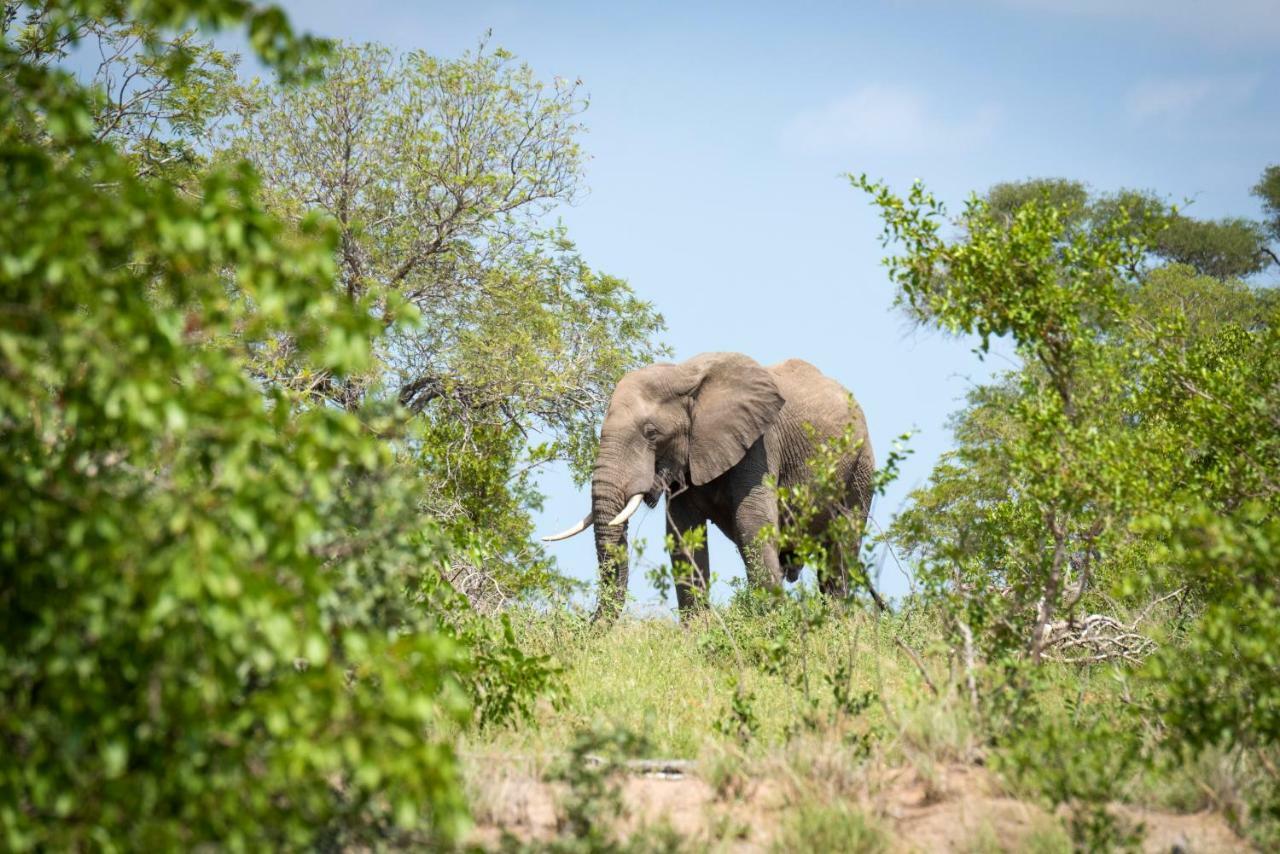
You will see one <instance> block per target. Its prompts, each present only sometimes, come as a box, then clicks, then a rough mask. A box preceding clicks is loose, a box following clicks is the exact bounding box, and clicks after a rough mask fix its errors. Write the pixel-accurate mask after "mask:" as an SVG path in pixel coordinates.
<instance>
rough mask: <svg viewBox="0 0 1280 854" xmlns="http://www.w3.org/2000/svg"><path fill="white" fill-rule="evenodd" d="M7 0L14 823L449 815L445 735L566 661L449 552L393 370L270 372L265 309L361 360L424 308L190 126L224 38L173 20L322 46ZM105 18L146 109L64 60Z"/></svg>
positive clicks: (132, 10) (459, 817)
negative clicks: (525, 648)
mask: <svg viewBox="0 0 1280 854" xmlns="http://www.w3.org/2000/svg"><path fill="white" fill-rule="evenodd" d="M0 23H2V24H3V33H4V41H3V42H0V200H3V207H4V209H5V211H6V215H5V216H4V217H3V218H0V246H2V247H3V250H2V251H0V321H2V322H0V365H2V366H3V367H2V368H0V483H3V486H4V488H3V490H0V562H2V563H3V572H2V573H0V577H2V578H3V582H0V611H2V613H3V618H2V619H0V691H2V692H3V696H4V698H5V705H4V709H3V711H2V712H0V744H3V746H4V758H3V759H2V760H0V838H2V839H3V844H4V846H5V847H6V848H9V849H16V850H26V849H80V848H103V849H108V850H110V849H117V848H120V849H151V850H156V849H159V850H165V849H172V848H192V847H200V846H202V845H207V844H216V845H218V846H220V847H227V848H230V849H246V848H258V847H262V846H271V847H276V846H279V847H287V848H295V847H306V846H309V845H312V844H316V843H319V842H325V843H326V844H339V845H345V844H356V843H359V842H360V841H361V840H371V839H373V838H375V837H377V838H383V839H385V838H391V835H393V834H413V835H414V838H419V839H447V838H451V837H455V836H456V835H457V834H458V833H459V832H460V830H461V829H462V827H463V826H464V824H465V820H466V812H465V804H464V803H463V801H462V797H461V793H460V787H459V784H458V777H457V768H456V762H455V759H454V756H453V749H452V738H453V735H454V734H455V733H456V731H457V729H458V727H459V726H465V725H466V724H468V723H470V722H471V721H473V720H479V721H481V722H482V723H502V722H504V721H508V720H511V719H512V718H513V717H515V716H517V715H520V714H522V713H527V712H528V709H529V704H530V702H531V697H532V696H533V695H534V694H536V693H537V692H539V691H541V690H542V689H543V688H545V687H546V685H547V680H548V679H549V678H550V675H551V673H552V670H551V668H550V667H549V664H548V659H547V658H545V657H542V656H526V655H524V654H523V653H521V652H520V650H519V648H518V647H517V646H516V644H515V639H514V637H513V636H512V634H511V632H510V629H509V627H508V628H506V629H505V631H502V630H500V631H498V632H496V633H495V631H494V629H493V627H492V626H491V625H490V624H487V623H484V622H482V621H479V620H478V619H476V618H475V617H473V616H472V615H470V613H469V609H468V607H467V603H466V600H465V599H463V598H461V597H460V596H459V595H458V593H457V592H455V591H454V589H453V588H452V587H451V586H450V585H449V584H448V583H447V582H446V581H445V580H444V579H445V574H444V571H445V570H446V569H447V567H448V561H449V556H450V553H451V552H450V547H449V544H448V542H447V536H446V533H447V532H446V533H442V532H441V530H440V528H439V527H438V526H436V525H435V524H433V522H432V520H431V518H430V516H427V515H424V514H423V512H422V507H423V503H424V498H423V482H422V480H421V479H420V478H419V477H418V476H417V474H418V472H417V471H416V470H415V469H413V468H412V467H408V466H405V465H404V464H403V463H402V461H401V458H402V454H401V453H398V452H397V450H396V449H397V447H398V446H401V445H403V446H409V445H412V444H413V442H414V441H415V439H414V434H413V432H412V424H410V423H409V422H408V420H407V418H406V414H405V413H404V412H403V410H401V409H399V408H398V407H397V406H396V405H395V401H394V400H391V401H384V400H378V399H370V400H368V401H361V402H360V405H358V406H349V407H345V408H339V407H334V406H330V405H323V404H317V402H316V401H315V400H314V399H313V398H311V397H309V396H308V395H306V394H304V393H300V392H299V391H298V390H296V389H293V388H288V387H284V386H282V385H280V384H274V383H264V382H263V379H264V377H263V374H262V372H261V371H260V370H259V369H258V367H259V366H260V365H261V362H262V354H263V353H264V352H268V351H270V350H271V349H272V348H273V347H276V346H277V345H278V342H280V341H281V340H287V341H289V342H290V346H291V347H292V348H293V358H294V363H295V364H297V365H299V366H301V369H302V370H305V371H308V372H310V373H311V374H313V375H316V376H327V377H333V378H337V379H339V380H341V379H342V378H346V377H358V376H361V375H363V374H364V373H366V372H368V371H369V370H370V368H371V366H372V365H374V364H375V358H376V348H377V342H378V340H379V336H380V335H383V334H385V331H386V330H387V328H388V324H390V327H391V328H396V329H398V328H401V327H402V324H403V323H405V322H406V321H409V320H411V319H412V318H411V316H410V315H409V314H407V313H405V312H394V313H393V316H391V317H390V319H387V318H386V317H385V316H380V315H378V314H375V312H374V311H373V310H372V309H373V300H371V299H369V298H367V297H364V296H362V295H356V296H355V297H354V298H353V297H351V296H349V295H345V294H343V293H341V292H340V291H338V290H336V289H333V288H331V287H330V286H329V283H330V282H332V281H334V280H335V279H336V278H337V276H338V267H337V263H336V261H335V259H336V257H337V255H338V249H339V245H340V234H339V232H338V230H337V229H335V228H334V227H333V225H332V224H331V223H328V222H325V221H324V220H323V218H319V217H316V216H303V217H301V218H299V219H298V220H296V221H293V222H289V223H285V222H283V221H281V220H280V219H278V218H277V217H276V216H275V215H273V214H272V213H270V212H269V211H268V210H267V208H266V206H265V205H264V203H263V201H262V191H261V186H260V183H259V180H258V178H257V177H256V176H255V175H254V173H253V172H252V170H251V169H249V168H247V167H245V166H243V165H240V164H238V163H232V162H228V163H226V164H221V165H209V164H207V163H205V162H203V160H202V159H201V158H200V157H198V156H197V155H196V153H195V152H197V151H198V149H199V145H198V144H197V142H198V138H199V136H200V134H202V133H203V132H204V131H205V129H206V128H207V123H206V118H207V116H205V115H204V114H202V113H199V112H184V111H186V110H188V106H184V105H187V104H189V102H190V101H191V100H192V99H194V100H195V101H199V98H198V97H196V96H194V95H193V94H192V93H193V92H196V91H199V90H200V89H201V87H207V86H213V87H215V88H217V87H218V86H224V85H229V83H230V78H229V77H227V76H226V75H225V74H224V73H223V72H225V71H226V69H227V65H226V63H225V62H224V58H223V57H221V56H220V55H216V54H215V53H213V52H211V50H212V49H210V48H208V47H207V45H204V46H202V45H198V44H196V43H194V42H193V41H192V40H191V38H190V36H188V35H184V36H180V37H177V38H165V37H161V36H160V35H158V33H159V32H160V31H161V28H164V27H177V28H179V29H181V28H182V27H184V26H187V25H190V24H204V25H207V26H244V27H247V29H248V31H249V35H250V42H251V44H252V45H253V46H254V48H255V50H256V51H257V52H258V54H259V57H260V58H261V59H263V60H264V61H266V62H268V63H271V64H274V65H275V67H276V68H277V69H278V70H280V71H281V72H282V73H286V74H293V73H295V72H297V71H298V65H297V62H298V61H301V60H302V59H304V58H310V57H313V56H314V55H315V53H316V50H315V48H316V46H315V45H313V43H312V42H311V41H310V40H307V39H297V38H294V37H293V36H292V35H291V32H290V30H289V27H288V24H287V21H286V20H285V18H284V16H283V15H282V14H281V13H280V12H279V11H278V10H276V9H274V8H259V7H255V6H250V5H249V4H244V3H233V2H227V3H215V4H187V3H181V2H175V3H161V4H133V3H131V4H123V3H92V2H80V3H77V2H65V3H42V4H38V5H36V6H29V5H27V4H20V3H6V4H5V6H4V9H3V19H0ZM87 37H97V38H105V39H107V40H108V42H109V43H112V44H117V43H120V40H123V41H124V42H127V43H129V44H131V45H133V46H132V47H129V48H128V49H126V50H124V51H123V52H122V53H121V54H120V55H119V56H118V57H117V61H119V62H120V63H122V64H123V66H122V67H128V68H132V69H134V70H138V69H141V71H139V75H140V79H145V80H148V81H150V82H149V83H145V84H139V85H145V86H147V87H148V88H147V91H148V92H151V95H148V96H147V97H152V96H154V97H155V98H157V99H158V100H156V101H155V102H154V103H153V106H154V105H158V106H156V109H157V110H159V111H160V113H159V114H158V116H159V117H156V116H152V117H151V118H148V119H145V120H140V122H141V123H135V124H130V123H129V120H126V118H127V117H126V118H122V116H121V114H120V111H119V110H115V111H112V110H111V109H109V107H110V105H109V103H108V101H109V99H106V98H105V97H104V93H105V91H106V90H105V88H104V87H105V85H106V84H104V83H103V82H102V81H101V80H100V81H98V84H97V85H96V86H90V87H88V88H86V87H85V86H84V85H83V84H81V83H79V82H77V81H76V80H75V79H74V78H73V77H71V76H70V75H69V74H67V73H65V72H63V71H61V70H60V69H59V67H58V60H59V59H61V58H63V57H64V56H65V55H66V54H67V53H68V52H69V51H71V50H74V49H75V47H76V45H77V44H78V43H79V41H80V40H81V39H83V38H87ZM320 53H321V54H323V53H324V51H323V49H321V50H320ZM206 62H207V63H211V64H212V65H213V66H214V67H216V69H217V73H216V74H214V75H213V76H212V77H210V76H208V75H206V74H205V69H206V65H205V63H206ZM152 83H154V86H152ZM157 87H158V88H157ZM153 88H154V90H155V91H154V92H152V89H153ZM144 100H145V99H144ZM104 110H105V112H104ZM166 110H168V111H170V112H168V113H165V112H164V111H166ZM104 121H105V122H107V123H108V125H104V124H103V122H104ZM151 121H156V122H160V123H161V124H162V125H163V127H161V128H160V129H159V130H156V128H157V127H158V126H157V125H153V124H148V122H151ZM148 128H150V129H152V130H155V135H154V136H148V134H149V133H150V131H148V130H147V129H148ZM149 140H150V142H151V143H154V144H149V143H148V141H149Z"/></svg>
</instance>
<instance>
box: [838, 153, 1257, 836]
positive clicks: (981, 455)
mask: <svg viewBox="0 0 1280 854" xmlns="http://www.w3.org/2000/svg"><path fill="white" fill-rule="evenodd" d="M855 183H856V184H857V185H858V186H860V187H861V188H862V189H864V190H866V191H868V192H869V193H871V194H872V196H873V199H874V201H875V203H876V204H877V205H878V206H879V207H880V209H881V213H882V216H883V218H884V220H885V224H886V227H885V237H886V242H896V243H897V245H898V247H899V251H900V254H898V255H895V256H893V257H891V258H889V259H888V261H887V264H888V266H889V269H890V276H891V279H892V280H893V281H894V282H895V284H896V285H897V287H898V289H899V291H898V296H899V300H900V302H901V304H903V305H904V306H905V308H906V309H907V311H908V312H910V313H911V315H912V316H913V317H914V318H916V319H917V320H918V321H920V322H922V323H928V324H930V325H934V326H936V327H939V328H942V329H946V330H949V331H966V332H976V333H977V334H979V335H980V336H981V337H982V346H983V347H984V348H985V346H986V343H987V340H988V338H989V336H992V335H1005V336H1008V337H1009V338H1010V339H1012V341H1013V342H1014V344H1015V346H1016V348H1017V351H1018V354H1019V356H1020V357H1021V362H1022V364H1021V365H1020V366H1018V367H1017V368H1016V369H1015V370H1013V371H1009V372H1007V373H1006V374H1005V375H1003V376H1002V377H1001V378H999V380H998V381H997V382H995V383H993V384H990V385H987V386H983V387H980V388H978V389H976V390H974V391H973V392H971V393H970V395H969V398H968V406H967V407H966V408H965V409H964V410H963V411H962V412H961V413H959V414H958V415H957V416H956V418H955V420H954V425H955V434H956V440H957V448H956V449H955V450H954V451H952V452H951V453H949V454H947V455H946V456H944V458H943V459H942V460H941V461H940V462H939V464H938V465H937V466H936V467H935V469H934V472H933V474H932V476H931V478H930V481H929V483H928V484H927V486H925V487H924V488H922V489H920V490H917V491H916V492H915V493H914V494H913V496H912V506H911V507H910V508H909V509H908V510H907V511H906V512H904V513H903V514H902V515H901V516H900V517H899V518H898V519H897V520H895V522H894V525H893V527H892V529H891V530H890V536H891V537H892V538H893V539H894V540H895V541H896V542H897V543H898V545H900V546H901V547H903V549H904V550H905V551H907V552H908V553H909V554H911V555H912V556H913V557H914V558H915V559H916V561H917V567H918V572H919V573H920V575H921V576H922V577H923V580H924V581H925V584H926V587H927V589H928V590H929V593H930V595H931V596H932V597H933V600H934V601H935V602H937V603H938V604H939V605H941V606H942V607H943V608H944V612H945V613H946V614H947V615H948V616H949V618H950V620H951V623H952V626H953V629H954V631H955V633H956V643H957V648H963V649H966V650H974V651H976V653H977V656H976V658H977V659H978V662H977V667H978V668H979V674H980V675H979V676H978V679H980V680H981V681H982V682H983V684H984V688H985V689H986V690H985V691H984V692H983V695H982V697H983V700H982V702H983V705H984V709H985V711H987V712H989V713H990V717H989V718H988V720H989V721H991V723H992V726H991V735H992V739H993V741H995V742H996V743H997V744H1004V745H1006V746H1008V745H1010V744H1012V745H1013V748H1011V750H1010V752H1009V753H1007V754H1006V757H1007V758H1008V759H1009V761H1011V762H1013V763H1014V764H1015V766H1018V765H1019V764H1020V765H1021V766H1022V767H1024V768H1025V767H1026V766H1027V764H1028V762H1031V761H1036V760H1035V757H1037V756H1040V755H1043V754H1044V751H1045V747H1046V745H1050V746H1051V748H1050V749H1052V750H1075V749H1077V748H1076V747H1074V746H1073V745H1074V744H1076V742H1073V741H1072V740H1071V738H1070V736H1069V735H1063V734H1062V732H1061V729H1062V727H1063V724H1062V723H1061V722H1055V721H1054V719H1053V718H1052V717H1050V718H1045V717H1044V716H1043V714H1042V712H1043V705H1042V704H1039V705H1038V703H1037V701H1036V700H1035V699H1034V695H1035V686H1036V685H1037V684H1043V683H1039V682H1038V681H1037V680H1039V679H1041V678H1042V677H1043V670H1042V668H1040V667H1038V666H1035V665H1038V664H1039V663H1040V662H1042V661H1043V660H1044V659H1045V658H1047V657H1050V656H1052V657H1054V658H1057V659H1058V660H1062V661H1066V662H1069V663H1076V664H1083V665H1086V666H1094V665H1107V664H1112V665H1114V666H1116V668H1117V670H1118V671H1119V672H1117V673H1116V674H1115V676H1116V678H1117V679H1119V680H1123V684H1125V685H1126V686H1128V685H1129V684H1130V681H1129V680H1130V678H1131V675H1132V672H1134V671H1136V674H1137V675H1138V677H1139V679H1140V682H1139V684H1140V686H1141V688H1142V690H1143V691H1145V692H1146V693H1145V694H1144V695H1142V696H1141V697H1140V698H1134V697H1132V696H1131V695H1130V693H1129V688H1128V687H1126V688H1125V695H1124V699H1125V701H1126V704H1131V705H1130V706H1129V708H1130V709H1131V712H1132V714H1135V715H1137V717H1138V719H1137V720H1135V721H1133V722H1131V723H1130V724H1128V725H1127V726H1126V727H1122V728H1119V729H1117V728H1115V727H1114V726H1113V725H1112V724H1108V725H1107V727H1106V728H1104V729H1105V730H1106V732H1107V736H1106V741H1105V744H1106V745H1107V747H1106V748H1105V751H1106V753H1107V754H1108V755H1111V754H1114V755H1128V756H1131V757H1133V756H1137V755H1139V753H1144V752H1145V754H1146V755H1147V756H1148V758H1152V759H1154V757H1155V756H1163V757H1165V758H1168V757H1174V761H1179V760H1181V759H1183V758H1185V757H1186V755H1187V754H1188V753H1190V754H1192V755H1194V753H1195V752H1196V751H1199V750H1203V749H1205V748H1208V747H1215V748H1219V749H1225V750H1229V751H1251V752H1252V755H1253V756H1254V757H1257V758H1258V762H1259V764H1261V765H1262V766H1264V767H1266V768H1268V769H1271V770H1270V775H1271V778H1272V779H1274V776H1275V773H1274V767H1273V765H1272V764H1269V763H1270V762H1271V760H1269V759H1268V758H1267V757H1268V756H1271V755H1274V751H1275V749H1276V747H1277V746H1278V745H1280V689H1278V688H1277V686H1280V661H1278V660H1277V658H1276V655H1275V650H1276V649H1277V647H1278V646H1280V634H1278V632H1280V629H1278V627H1280V589H1278V588H1277V586H1276V578H1277V577H1278V576H1277V571H1278V567H1277V563H1276V555H1277V554H1280V540H1278V539H1277V537H1280V527H1278V526H1277V519H1280V478H1278V477H1277V473H1278V472H1280V438H1278V437H1280V430H1277V429H1276V428H1277V427H1280V393H1278V390H1280V375H1278V374H1277V371H1278V370H1280V367H1278V366H1280V301H1278V300H1277V297H1276V292H1275V291H1274V290H1269V289H1258V288H1253V287H1250V286H1249V285H1247V284H1245V283H1244V282H1242V281H1239V280H1238V279H1232V278H1222V277H1220V276H1219V275H1216V274H1206V273H1205V272H1201V271H1199V270H1197V269H1195V268H1192V267H1190V266H1186V265H1182V264H1159V263H1157V262H1158V259H1160V258H1161V257H1162V256H1161V254H1160V252H1159V251H1153V250H1149V249H1148V247H1149V246H1153V245H1155V246H1159V245H1160V244H1159V243H1158V242H1153V241H1158V238H1159V235H1161V234H1163V233H1165V232H1163V231H1160V230H1159V229H1160V227H1161V226H1162V225H1164V224H1167V223H1168V221H1169V219H1168V217H1169V215H1168V213H1164V214H1160V213H1159V212H1158V209H1157V216H1156V217H1151V216H1150V215H1149V213H1150V211H1151V208H1150V206H1145V207H1144V204H1145V203H1142V197H1141V196H1138V197H1134V196H1129V197H1128V198H1127V199H1125V198H1121V199H1119V200H1117V199H1116V198H1115V197H1113V198H1112V199H1111V200H1108V201H1109V203H1108V204H1107V205H1099V204H1098V203H1097V202H1096V201H1090V200H1089V199H1088V197H1087V196H1085V195H1081V194H1080V193H1079V192H1077V191H1076V186H1075V185H1071V184H1069V183H1067V184H1064V183H1062V182H1047V183H1046V184H1045V185H1044V187H1043V192H1023V190H1025V189H1026V188H1025V186H1022V187H1017V188H1014V189H1010V188H1009V187H1001V188H998V190H999V192H993V193H992V194H991V195H990V196H989V197H988V199H979V198H976V197H975V198H972V199H971V200H970V201H969V203H968V204H967V205H966V208H965V211H964V213H963V214H962V215H961V217H960V218H959V221H958V225H959V226H960V227H959V229H958V234H957V235H956V236H954V237H944V236H943V234H942V223H943V216H944V211H943V209H942V207H941V205H939V204H938V203H937V202H936V201H935V200H933V199H932V197H930V196H929V195H928V194H927V193H926V192H925V191H924V190H923V189H922V188H921V187H919V186H918V185H917V186H915V187H913V188H912V190H911V191H910V193H909V194H908V195H907V196H906V198H905V199H904V198H900V197H898V196H896V195H894V194H893V193H892V192H890V191H889V190H888V189H887V188H885V187H884V186H883V185H880V184H876V183H874V182H871V181H868V180H867V179H865V178H859V179H855ZM1015 190H1016V191H1015ZM1135 199H1136V201H1137V202H1139V204H1134V201H1135ZM1117 201H1118V203H1116V204H1114V205H1112V204H1110V202H1117ZM1108 208H1110V209H1108ZM1138 214H1141V215H1142V219H1140V220H1136V221H1135V219H1134V218H1133V217H1134V216H1135V215H1138ZM1153 259H1155V260H1153ZM1213 272H1214V273H1217V272H1221V271H1213ZM1172 600H1176V601H1177V602H1178V605H1177V613H1178V614H1179V620H1178V621H1177V622H1176V623H1175V622H1173V621H1170V625H1169V627H1168V631H1167V632H1163V633H1159V632H1158V633H1156V634H1155V635H1153V636H1152V637H1149V638H1141V637H1139V636H1137V635H1136V634H1135V633H1134V632H1133V631H1132V630H1131V629H1125V630H1124V631H1122V632H1119V633H1117V634H1116V635H1114V636H1111V637H1110V638H1107V637H1102V638H1101V641H1107V642H1108V643H1102V642H1100V640H1099V637H1098V636H1096V635H1095V636H1094V637H1093V638H1092V639H1090V638H1088V637H1086V636H1085V633H1084V631H1083V627H1084V626H1087V625H1090V624H1091V622H1092V624H1093V625H1108V624H1109V625H1112V626H1122V625H1123V624H1122V622H1121V619H1120V618H1122V617H1124V611H1125V610H1126V609H1133V610H1134V611H1136V612H1137V613H1138V614H1139V618H1140V619H1141V618H1142V617H1143V616H1144V615H1149V614H1151V613H1152V610H1153V609H1155V608H1156V607H1157V606H1158V605H1160V604H1161V603H1167V602H1169V601H1172ZM1086 608H1087V609H1088V611H1089V612H1091V613H1089V616H1088V617H1084V616H1082V615H1081V612H1082V611H1083V610H1084V609H1086ZM1108 620H1110V623H1107V622H1106V621H1108ZM1157 639H1158V643H1159V647H1158V648H1157ZM1135 640H1136V643H1137V645H1136V646H1134V645H1133V644H1134V643H1135ZM965 657H966V659H967V660H969V661H973V659H974V658H975V656H974V655H972V654H970V653H968V652H967V653H965ZM1028 664H1030V665H1033V666H1032V667H1027V666H1025V665H1028ZM1126 668H1133V670H1131V671H1130V672H1129V673H1126V672H1124V670H1125V669H1126ZM971 678H972V671H971ZM971 684H972V683H971ZM973 696H974V697H975V700H974V703H975V707H976V706H977V705H978V702H979V701H978V699H977V697H978V692H977V691H976V690H975V691H974V694H973ZM1101 713H1102V714H1103V715H1104V716H1105V719H1108V720H1110V719H1114V718H1115V717H1116V711H1115V709H1114V708H1104V709H1103V710H1102V712H1101ZM1091 714H1098V712H1097V711H1093V712H1088V713H1086V712H1085V711H1084V704H1077V706H1076V707H1074V710H1073V714H1072V723H1071V726H1073V727H1074V726H1081V727H1084V729H1082V730H1081V732H1082V738H1081V739H1080V740H1079V742H1078V744H1079V748H1078V749H1079V750H1081V751H1086V750H1096V749H1097V744H1096V743H1094V741H1093V740H1092V737H1090V736H1088V732H1087V731H1086V730H1087V729H1088V727H1087V726H1086V724H1085V722H1087V721H1089V720H1090V715H1091ZM1088 726H1092V724H1089V725H1088ZM1043 727H1047V730H1046V729H1043ZM1019 744H1022V745H1023V746H1024V747H1018V746H1017V745H1019ZM1027 745H1030V747H1026V746H1027ZM1090 761H1092V760H1090ZM1066 764H1067V766H1068V767H1069V769H1070V770H1069V773H1068V774H1067V775H1066V776H1064V777H1063V778H1062V779H1061V780H1060V782H1064V786H1063V787H1061V788H1060V789H1059V790H1058V791H1057V794H1054V795H1053V796H1054V797H1055V798H1059V799H1062V798H1071V797H1074V796H1073V795H1072V794H1071V792H1072V791H1074V788H1075V782H1076V781H1075V780H1074V779H1072V775H1073V774H1076V773H1077V772H1078V771H1080V770H1081V769H1086V768H1087V767H1088V763H1083V764H1081V763H1075V764H1073V763H1071V762H1067V763H1066ZM1077 766H1078V767H1077ZM1097 767H1099V768H1106V769H1109V770H1107V771H1106V772H1105V774H1104V775H1103V777H1101V778H1100V779H1106V780H1112V781H1114V780H1115V775H1116V771H1115V767H1114V765H1107V764H1106V763H1105V762H1102V763H1100V764H1098V766H1097ZM1099 791H1100V792H1102V793H1103V795H1102V796H1101V797H1102V798H1103V800H1104V801H1105V800H1106V799H1108V798H1109V797H1110V795H1107V794H1106V792H1107V791H1109V790H1108V789H1107V787H1106V786H1103V787H1102V788H1101V789H1099ZM1257 797H1258V799H1259V801H1258V803H1256V804H1255V805H1254V806H1255V807H1258V808H1260V809H1263V810H1265V811H1267V812H1268V813H1269V814H1270V815H1271V816H1272V817H1273V818H1274V817H1276V816H1280V801H1277V800H1276V798H1275V787H1274V786H1271V787H1269V788H1268V789H1267V790H1266V791H1265V792H1261V793H1260V794H1258V795H1257ZM1098 815H1101V813H1099V814H1098ZM1104 825H1105V821H1104V822H1103V824H1102V825H1099V827H1102V826H1104Z"/></svg>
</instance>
